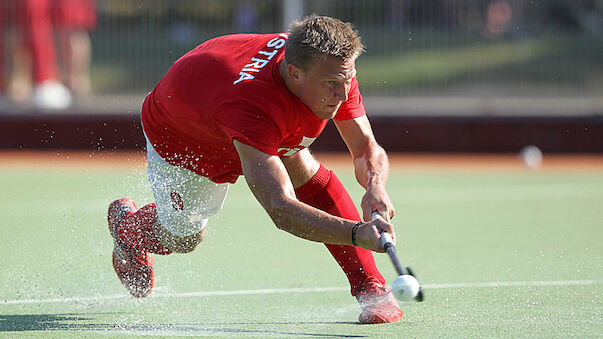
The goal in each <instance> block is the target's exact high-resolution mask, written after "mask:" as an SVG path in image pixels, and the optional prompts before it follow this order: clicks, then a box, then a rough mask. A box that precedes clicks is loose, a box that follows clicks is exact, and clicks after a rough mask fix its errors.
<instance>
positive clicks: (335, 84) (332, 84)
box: [327, 80, 337, 87]
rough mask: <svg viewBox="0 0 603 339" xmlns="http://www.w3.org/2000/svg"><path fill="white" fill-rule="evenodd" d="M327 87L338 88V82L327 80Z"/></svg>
mask: <svg viewBox="0 0 603 339" xmlns="http://www.w3.org/2000/svg"><path fill="white" fill-rule="evenodd" d="M327 85H328V86H331V87H333V86H337V81H335V80H327Z"/></svg>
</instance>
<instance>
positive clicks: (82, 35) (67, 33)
mask: <svg viewBox="0 0 603 339" xmlns="http://www.w3.org/2000/svg"><path fill="white" fill-rule="evenodd" d="M8 17H12V18H13V20H14V21H15V22H14V23H13V28H14V29H13V31H12V33H13V34H14V35H13V37H14V39H13V41H12V44H10V46H11V47H12V48H11V49H12V51H10V52H12V53H13V55H12V56H11V57H9V60H8V62H5V61H4V60H0V66H2V67H1V71H0V77H1V79H2V80H1V85H0V90H1V91H2V92H3V93H5V94H8V95H9V96H13V97H15V98H16V99H17V100H18V101H21V100H22V99H23V97H24V96H25V95H26V94H29V93H32V94H31V100H32V103H33V104H34V107H36V108H39V109H41V110H61V109H65V108H68V107H69V106H70V105H71V103H72V95H71V92H70V91H69V90H68V89H67V88H66V87H65V86H64V84H63V83H62V81H61V79H64V82H66V83H67V85H68V86H69V88H70V89H71V91H73V93H75V94H76V95H85V94H88V93H90V87H91V86H90V78H89V65H90V57H91V46H90V38H89V36H88V30H90V29H92V28H93V27H94V26H95V25H96V11H95V3H94V1H93V0H19V1H16V0H7V1H5V2H3V5H2V6H0V18H8ZM3 21H4V22H2V25H1V26H2V28H6V26H7V24H6V20H3ZM4 35H5V34H4V32H1V33H0V36H4ZM55 42H58V43H59V46H60V53H57V48H56V45H55ZM6 46H7V44H3V45H2V47H6ZM6 52H9V51H5V50H3V51H2V52H1V53H0V54H1V55H2V56H4V55H5V54H6ZM59 58H60V60H61V62H60V63H59V62H58V59H59ZM9 65H10V66H12V67H5V66H9ZM60 66H62V67H60ZM6 69H10V70H11V72H6ZM61 70H63V71H64V75H63V76H61ZM6 73H10V74H6ZM28 76H30V77H31V81H29V79H25V77H28ZM9 79H10V80H9ZM9 86H10V87H12V90H9V88H8V87H9ZM28 87H31V88H32V89H29V88H28ZM8 92H12V93H8Z"/></svg>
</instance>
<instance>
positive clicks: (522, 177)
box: [0, 166, 603, 338]
mask: <svg viewBox="0 0 603 339" xmlns="http://www.w3.org/2000/svg"><path fill="white" fill-rule="evenodd" d="M338 175H339V177H340V178H341V179H342V181H343V182H344V184H345V185H346V186H348V187H349V188H350V193H351V195H352V197H353V198H354V200H355V201H356V202H359V201H360V198H361V194H362V191H361V188H360V187H359V186H358V185H357V184H356V183H355V182H354V179H353V175H352V173H351V171H350V172H346V171H340V172H338ZM0 187H2V188H3V194H2V195H0V227H1V230H2V237H1V238H0V245H1V246H0V255H1V258H2V260H0V286H1V287H2V288H1V289H0V337H23V336H41V337H68V336H76V337H81V336H85V337H97V336H98V337H106V336H122V335H123V336H134V335H154V336H166V337H170V336H215V337H222V336H229V337H230V336H232V337H430V338H431V337H462V338H468V337H476V338H477V337H479V338H483V337H513V338H516V337H543V338H551V337H571V336H575V337H581V338H586V337H598V336H601V335H603V323H602V320H601V319H602V318H601V314H603V297H602V296H603V260H602V259H603V246H601V243H602V241H603V228H602V221H603V210H602V209H601V203H602V202H603V173H598V172H591V173H586V172H571V173H570V172H568V173H561V172H537V171H536V172H535V171H525V172H522V171H516V172H508V171H507V172H505V171H500V172H497V171H491V172H475V173H466V172H462V171H444V170H442V171H430V172H428V173H420V172H402V171H396V170H395V169H394V170H393V171H392V174H391V176H390V181H389V190H390V194H391V197H392V199H393V201H394V204H395V205H396V208H397V216H396V218H395V219H394V220H395V223H396V229H397V234H398V248H397V250H398V254H399V255H400V257H401V260H402V262H403V264H406V265H410V266H412V267H413V268H414V270H415V271H416V273H417V274H418V277H419V279H420V280H421V282H422V284H423V285H424V286H425V293H426V300H425V302H424V303H421V304H403V305H402V308H403V310H404V312H405V316H404V318H403V319H402V321H400V322H398V323H396V324H388V325H359V324H357V322H356V319H357V317H358V314H359V307H358V305H357V303H356V301H355V299H354V298H353V297H351V296H350V295H349V292H348V290H347V289H348V287H347V280H346V279H345V277H344V275H343V273H342V272H341V271H340V269H339V268H338V266H337V265H336V264H335V262H334V260H333V259H331V257H330V256H329V254H328V252H327V250H326V249H325V248H324V246H323V245H321V244H318V243H311V242H308V241H304V240H301V239H298V238H296V237H294V236H292V235H289V234H287V233H285V232H283V231H280V230H278V229H277V228H276V227H274V226H273V225H272V224H271V222H270V220H269V218H268V217H267V215H266V214H265V213H264V212H263V210H262V209H261V207H260V205H259V203H257V202H256V201H255V200H254V199H253V197H252V195H251V193H250V192H249V189H248V188H247V186H246V185H245V182H244V180H240V181H239V182H238V183H237V184H235V185H233V186H231V189H230V192H229V196H228V198H227V201H226V204H225V206H224V209H223V210H222V211H221V212H220V213H219V214H218V215H216V216H215V217H214V218H213V219H212V220H211V221H210V224H209V226H208V227H209V228H208V235H207V238H206V241H205V242H204V243H202V244H201V245H200V246H199V247H198V248H197V249H196V250H195V251H194V252H192V253H190V254H186V255H171V256H165V257H162V256H155V261H156V289H155V290H154V292H153V294H152V295H151V296H150V297H148V298H146V299H143V300H136V299H134V298H131V297H129V296H128V295H127V293H126V291H125V290H124V289H123V287H122V286H121V284H120V282H119V280H118V279H117V277H116V276H115V273H114V272H113V268H112V266H111V250H112V246H113V244H112V240H111V237H110V235H109V232H108V231H107V225H106V208H107V205H108V204H109V203H110V202H111V201H112V200H113V199H115V198H119V197H122V196H129V197H132V198H133V199H135V201H136V202H137V203H138V204H139V205H144V204H146V203H148V202H150V201H151V199H152V194H151V192H150V189H149V188H148V185H147V183H146V177H145V173H144V169H143V168H139V169H117V168H116V169H114V170H109V169H96V168H89V169H85V170H83V169H77V168H66V169H57V168H51V169H43V167H38V168H23V169H15V168H3V167H1V166H0ZM375 257H376V260H377V264H378V266H379V267H380V269H381V271H382V272H383V274H384V275H385V276H386V277H387V278H388V281H389V282H391V281H392V280H393V279H394V278H395V273H394V270H393V268H392V266H391V264H390V263H389V261H388V258H387V256H386V255H384V254H375Z"/></svg>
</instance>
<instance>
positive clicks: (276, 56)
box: [142, 33, 365, 183]
mask: <svg viewBox="0 0 603 339" xmlns="http://www.w3.org/2000/svg"><path fill="white" fill-rule="evenodd" d="M286 39H287V34H285V33H281V34H233V35H226V36H222V37H218V38H214V39H211V40H208V41H206V42H204V43H203V44H201V45H199V46H198V47H196V48H195V49H193V50H192V51H190V52H188V53H186V54H185V55H184V56H183V57H182V58H180V59H178V60H177V61H176V62H175V63H174V65H173V66H172V67H171V68H170V69H169V70H168V72H167V73H166V75H165V76H164V77H163V78H162V79H161V81H160V82H159V84H157V86H156V87H155V89H154V90H153V91H152V92H151V93H149V95H148V96H147V97H146V99H145V101H144V103H143V107H142V125H143V127H144V131H145V133H146V135H147V137H148V138H149V140H150V141H151V143H152V144H153V146H154V148H155V150H156V151H157V152H158V153H159V154H160V155H161V156H162V157H163V158H164V159H165V160H166V161H167V162H169V163H170V164H172V165H176V166H182V167H184V168H187V169H189V170H191V171H193V172H195V173H197V174H199V175H202V176H205V177H208V178H209V179H210V180H212V181H214V182H217V183H223V182H231V183H234V182H235V181H236V180H237V178H238V177H239V176H240V175H241V174H243V172H242V169H241V162H240V159H239V155H238V153H237V151H236V149H235V147H234V145H233V144H232V141H233V139H237V140H238V141H239V142H241V143H244V144H247V145H249V146H252V147H254V148H256V149H257V150H259V151H262V152H264V153H266V154H270V155H278V156H281V157H287V156H291V155H293V154H295V153H296V152H298V151H299V150H301V149H304V148H305V147H308V146H309V145H310V144H311V143H312V142H313V141H314V139H316V138H317V137H318V135H319V134H320V133H321V132H322V130H323V129H324V127H325V125H326V124H327V121H328V120H324V119H320V118H318V117H316V115H314V113H312V111H310V109H308V107H307V106H306V105H304V104H303V103H302V102H301V101H300V100H299V99H298V98H297V97H296V96H295V95H294V94H293V93H291V92H290V91H289V90H288V89H287V87H286V86H285V82H284V81H283V79H282V78H281V76H280V74H279V67H278V65H279V64H280V62H281V61H282V60H283V57H284V50H285V48H284V45H285V42H286ZM364 114H365V110H364V106H363V104H362V97H361V95H360V92H359V90H358V82H357V81H356V79H355V78H354V79H353V80H352V87H351V89H350V93H349V95H348V100H347V101H346V102H344V103H342V104H341V106H340V107H339V110H338V112H337V115H336V116H335V118H334V119H337V120H345V119H352V118H356V117H359V116H362V115H364Z"/></svg>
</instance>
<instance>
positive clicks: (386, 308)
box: [356, 277, 402, 324]
mask: <svg viewBox="0 0 603 339" xmlns="http://www.w3.org/2000/svg"><path fill="white" fill-rule="evenodd" d="M356 299H357V300H358V303H360V307H361V308H362V313H360V316H359V317H358V321H359V322H360V323H361V324H383V323H395V322H396V321H398V320H400V319H401V318H402V310H401V309H400V306H398V303H397V302H396V298H394V295H393V294H392V291H391V290H390V289H389V288H387V287H386V286H385V285H383V284H382V283H381V282H380V281H379V280H377V278H375V277H368V278H367V279H366V280H365V281H364V282H363V283H362V290H361V292H359V293H358V294H357V295H356Z"/></svg>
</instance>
